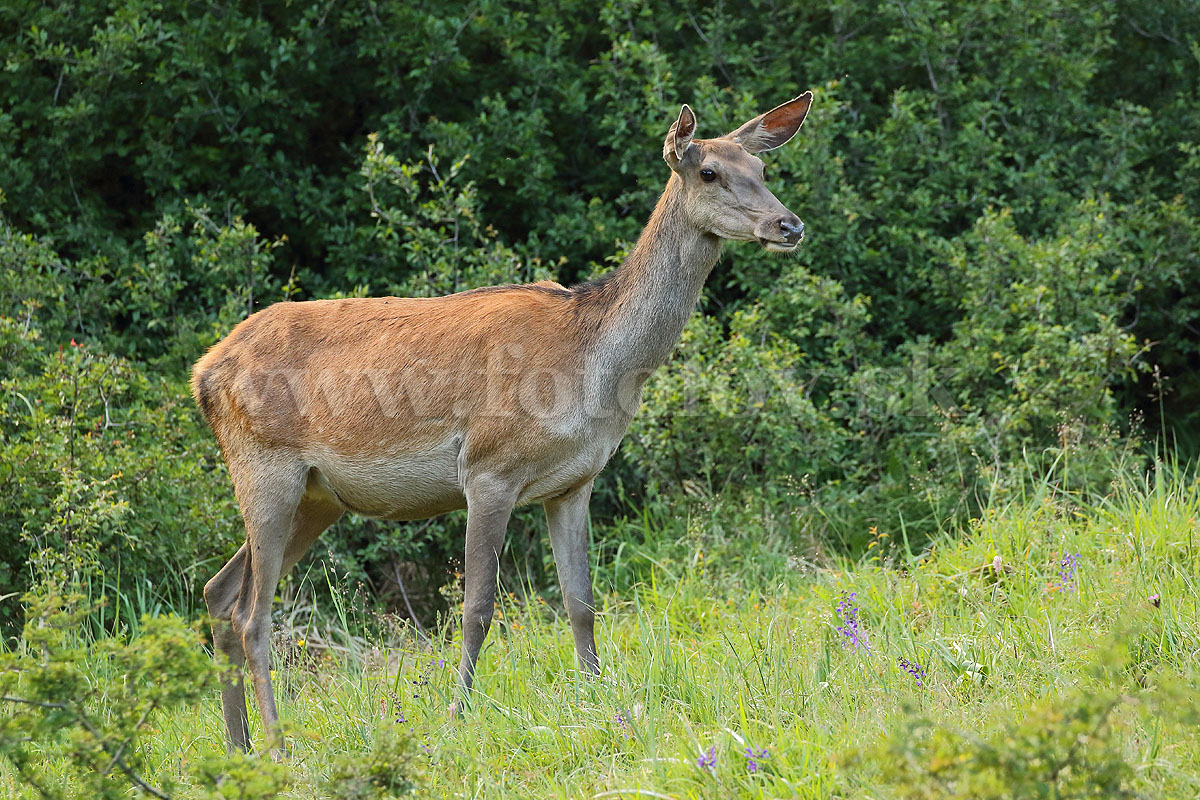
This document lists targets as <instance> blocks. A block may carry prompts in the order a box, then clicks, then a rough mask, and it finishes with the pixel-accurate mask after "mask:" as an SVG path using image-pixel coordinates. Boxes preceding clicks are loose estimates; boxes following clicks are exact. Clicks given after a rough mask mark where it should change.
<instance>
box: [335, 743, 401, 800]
mask: <svg viewBox="0 0 1200 800" xmlns="http://www.w3.org/2000/svg"><path fill="white" fill-rule="evenodd" d="M416 749H417V748H416V742H415V741H414V738H413V737H412V735H410V734H407V733H400V732H399V731H398V730H397V729H396V728H395V727H392V726H384V727H381V728H379V729H377V730H376V731H375V734H374V736H373V738H372V742H371V749H370V751H369V752H367V753H359V752H350V753H346V754H345V755H342V756H339V757H338V758H336V759H334V761H333V763H332V764H331V765H330V769H329V774H328V775H327V777H326V778H325V780H324V783H325V786H324V789H325V792H326V796H328V797H330V798H332V800H392V799H393V798H398V797H405V796H408V795H410V794H412V792H413V791H414V790H415V788H416V787H415V784H414V783H413V776H414V775H415V774H416V773H417V772H418V768H417V766H416V765H417V762H418V759H419V756H418V755H417V753H416Z"/></svg>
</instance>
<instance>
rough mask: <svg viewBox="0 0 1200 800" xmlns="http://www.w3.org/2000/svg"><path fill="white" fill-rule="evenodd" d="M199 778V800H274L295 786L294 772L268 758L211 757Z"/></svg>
mask: <svg viewBox="0 0 1200 800" xmlns="http://www.w3.org/2000/svg"><path fill="white" fill-rule="evenodd" d="M196 777H197V779H198V784H199V791H198V792H196V793H195V794H193V795H191V796H193V797H195V798H196V800H271V798H275V797H278V796H279V795H280V794H281V793H282V792H284V791H286V790H287V789H288V788H289V787H291V786H292V783H293V779H292V771H291V769H289V768H288V766H287V765H286V764H280V763H276V762H275V761H273V760H271V757H270V756H269V755H265V754H257V755H256V754H247V753H234V754H233V755H229V756H225V755H210V756H209V757H208V758H207V759H205V760H204V761H203V762H202V763H201V764H200V766H199V768H197V770H196Z"/></svg>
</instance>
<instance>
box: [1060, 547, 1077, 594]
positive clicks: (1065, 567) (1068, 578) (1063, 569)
mask: <svg viewBox="0 0 1200 800" xmlns="http://www.w3.org/2000/svg"><path fill="white" fill-rule="evenodd" d="M1078 566H1079V553H1067V554H1065V555H1064V556H1063V557H1062V560H1061V561H1059V564H1058V585H1057V586H1056V588H1057V589H1058V590H1059V591H1068V590H1071V589H1074V588H1075V570H1076V568H1077V567H1078Z"/></svg>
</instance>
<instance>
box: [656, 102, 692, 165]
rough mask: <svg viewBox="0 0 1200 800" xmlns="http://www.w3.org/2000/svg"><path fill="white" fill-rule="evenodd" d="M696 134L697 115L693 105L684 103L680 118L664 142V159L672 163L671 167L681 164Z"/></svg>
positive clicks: (672, 125)
mask: <svg viewBox="0 0 1200 800" xmlns="http://www.w3.org/2000/svg"><path fill="white" fill-rule="evenodd" d="M695 135H696V115H695V114H694V113H692V109H691V106H689V105H687V104H686V103H684V105H683V108H681V109H679V119H677V120H675V122H673V123H672V124H671V130H669V131H667V140H666V141H665V142H663V159H665V160H666V162H667V163H668V164H670V165H671V169H675V168H676V167H678V166H679V162H680V161H682V160H683V157H684V155H685V154H686V153H687V151H688V148H689V147H691V145H692V137H694V136H695Z"/></svg>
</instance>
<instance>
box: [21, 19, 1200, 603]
mask: <svg viewBox="0 0 1200 800" xmlns="http://www.w3.org/2000/svg"><path fill="white" fill-rule="evenodd" d="M0 63H2V64H3V69H2V70H0V191H2V192H3V204H2V205H0V363H3V364H4V367H3V373H2V374H0V437H2V440H0V595H7V593H8V592H9V591H13V592H17V591H19V590H20V589H22V588H23V587H24V586H26V585H28V584H29V583H30V581H31V580H33V578H34V577H35V576H36V575H37V573H38V571H39V570H49V571H59V572H64V571H65V572H68V573H73V574H74V575H75V576H76V577H80V578H83V579H84V580H93V581H96V582H99V583H103V584H104V588H107V590H108V591H109V592H110V594H111V595H112V596H115V597H119V598H120V601H119V602H120V603H121V604H124V605H125V606H128V608H129V609H135V608H136V609H146V608H151V607H153V606H154V605H156V604H165V605H170V606H173V607H185V606H187V605H189V604H192V603H194V601H195V598H196V597H197V594H196V590H197V588H198V586H200V585H201V584H202V583H203V581H204V580H205V579H206V578H207V577H208V576H209V575H210V574H211V573H212V572H214V571H215V570H216V569H217V568H218V567H219V566H220V564H221V563H222V562H223V559H224V558H225V557H227V556H228V555H229V554H230V553H231V552H232V550H233V549H234V548H235V547H236V544H237V541H238V540H239V539H240V537H241V530H240V524H239V518H238V513H237V508H236V505H235V503H234V501H233V498H232V490H231V487H230V485H229V482H228V479H227V477H226V475H225V473H224V470H223V467H222V466H221V463H220V458H219V454H218V453H217V451H216V447H215V443H214V442H213V440H212V438H211V435H210V434H209V433H208V432H207V431H206V430H205V429H204V428H203V425H202V423H201V422H200V420H199V418H198V414H197V412H196V410H195V409H194V408H193V405H192V403H191V400H190V398H189V397H188V396H187V390H186V378H187V375H188V371H189V368H190V365H191V363H192V362H193V361H194V360H195V359H196V358H197V357H198V356H199V355H200V354H201V353H202V352H203V350H204V348H205V347H206V346H208V345H211V344H212V343H214V342H215V341H217V339H219V338H220V336H222V335H223V334H224V333H225V332H227V331H228V330H229V329H230V328H231V327H232V326H233V325H234V324H235V323H236V322H237V321H238V320H239V319H241V318H243V317H244V316H245V315H246V314H247V313H248V312H249V311H250V310H252V309H255V308H260V307H262V306H263V305H266V304H268V303H270V302H274V301H276V300H281V299H285V298H294V299H304V298H308V297H329V296H337V295H354V294H384V293H402V294H434V293H442V292H447V291H453V290H455V289H459V288H468V287H470V286H476V285H483V284H487V283H494V282H501V281H520V280H529V279H535V278H540V277H547V276H551V277H555V278H557V279H558V280H561V281H564V282H570V281H574V280H577V279H581V278H584V277H587V276H589V275H593V274H595V273H597V272H599V271H602V270H605V269H609V268H611V266H612V265H613V264H614V263H615V262H616V261H617V260H618V259H619V256H620V254H621V253H622V252H623V251H624V250H625V249H627V248H628V247H629V245H630V244H631V242H632V241H633V239H634V238H635V237H636V235H637V233H638V231H639V230H640V227H641V225H642V224H643V223H644V221H645V219H646V217H647V216H648V214H649V211H650V208H651V206H652V203H653V201H654V198H655V196H656V194H657V192H658V191H659V190H660V189H661V187H662V185H663V183H664V182H665V179H666V176H667V168H666V166H665V165H664V164H663V163H662V161H661V158H660V152H661V143H662V139H663V136H664V135H665V133H666V129H667V127H668V126H669V124H670V122H671V120H672V119H673V117H674V115H675V114H676V113H677V111H678V106H679V104H680V103H681V102H688V103H690V104H691V105H692V106H693V108H695V109H696V111H697V113H698V117H699V127H700V134H699V135H701V136H705V135H719V134H722V133H724V132H726V131H728V130H729V129H731V128H732V127H733V126H734V125H736V124H738V123H740V122H742V121H743V120H745V119H746V118H748V117H750V116H752V115H753V114H755V113H758V112H760V111H763V110H766V109H767V108H769V107H771V106H773V105H776V104H777V103H779V102H781V101H783V100H786V99H788V98H790V97H792V96H794V95H795V94H797V93H799V92H800V91H802V90H805V89H810V88H811V89H812V90H813V91H814V92H815V94H816V100H815V102H814V105H813V109H812V112H811V114H810V115H809V118H808V121H807V122H806V124H805V126H804V129H803V130H802V132H801V135H800V136H798V137H797V139H796V140H795V141H794V142H793V143H792V144H791V145H789V146H788V147H787V148H785V149H783V150H781V151H777V152H776V153H773V154H771V155H770V156H768V162H769V170H770V185H771V186H772V188H773V189H774V190H775V191H776V193H777V194H778V195H779V197H780V198H781V200H783V201H784V202H785V203H786V204H787V205H788V206H789V207H790V208H792V209H793V210H795V211H796V212H797V213H798V214H799V215H800V216H801V217H802V218H803V219H804V220H805V222H806V225H807V230H808V238H807V240H806V244H805V246H804V247H803V248H802V249H801V252H800V254H799V255H798V256H796V257H794V258H785V259H779V258H772V257H768V256H767V255H766V254H764V253H762V252H761V251H759V250H758V249H756V248H753V247H749V246H735V247H730V248H729V251H728V253H727V255H726V257H725V259H724V260H723V261H722V263H721V264H720V265H719V266H718V268H717V270H716V271H715V273H714V275H713V278H712V279H711V280H710V283H709V287H708V290H707V292H706V294H705V298H704V301H703V303H702V307H701V314H700V315H698V316H697V317H695V318H694V320H693V323H692V324H691V325H690V326H689V328H688V330H687V332H686V333H685V336H684V340H683V343H682V345H681V347H680V348H679V351H678V354H677V356H676V357H675V359H674V360H673V361H672V363H671V364H669V365H668V367H667V368H665V369H664V370H662V371H661V372H660V373H659V374H658V375H656V376H655V378H654V379H653V380H652V381H651V383H650V384H649V386H648V391H647V395H646V403H645V408H644V409H643V413H642V414H641V415H640V416H639V418H638V420H637V421H636V422H635V425H634V427H633V429H632V430H631V434H630V436H629V438H628V439H627V441H626V443H625V445H624V446H623V447H622V450H621V451H620V453H619V455H618V457H617V458H616V460H615V461H614V463H613V465H612V466H611V467H610V468H609V470H608V471H607V472H606V473H605V476H604V478H603V480H602V485H601V487H600V488H599V491H598V502H597V503H596V504H595V505H596V509H595V511H596V513H595V514H594V516H595V523H596V526H597V539H600V540H603V542H604V546H603V547H600V548H598V552H599V554H600V555H599V556H598V557H600V558H608V557H612V555H613V554H614V553H616V552H618V551H619V549H620V544H621V541H622V539H621V537H622V536H625V535H629V534H628V531H629V530H630V527H629V526H625V525H622V523H621V520H622V519H629V518H635V517H638V516H639V515H666V514H678V513H681V511H680V506H684V505H686V506H688V508H690V509H692V510H693V511H694V512H695V513H700V514H708V515H717V516H723V517H724V518H727V519H729V520H732V521H733V523H732V524H740V521H744V520H746V519H750V518H751V516H752V518H753V519H754V520H756V521H757V522H755V523H754V525H755V526H756V527H754V528H751V526H750V523H746V524H747V531H746V535H747V536H773V537H782V538H783V540H784V541H785V542H786V543H787V546H788V547H792V548H795V550H796V551H797V552H806V553H807V552H819V551H821V550H822V549H825V548H831V547H833V548H849V549H851V550H854V549H856V548H861V547H864V546H865V545H866V543H867V539H868V537H869V531H870V529H871V527H872V526H875V528H876V529H877V531H876V532H877V533H878V531H879V530H883V531H885V532H892V533H895V534H897V535H900V534H903V535H905V536H908V537H910V538H912V539H919V538H921V537H923V536H926V535H928V534H929V533H931V532H933V531H935V530H937V529H939V528H941V527H943V526H945V525H946V524H947V522H948V521H953V520H960V519H962V517H963V516H964V515H967V514H970V513H971V512H972V511H973V510H974V509H977V508H978V507H979V504H980V503H981V502H983V501H984V500H985V499H986V498H987V497H989V496H995V495H996V494H998V493H1004V492H1009V491H1013V489H1014V484H1015V479H1014V478H1012V477H1011V476H1013V475H1028V474H1029V470H1030V469H1032V470H1033V471H1034V472H1037V471H1039V470H1043V469H1046V468H1048V467H1049V466H1050V465H1052V464H1055V463H1056V462H1057V464H1058V467H1062V466H1063V465H1064V464H1065V465H1067V467H1068V468H1067V469H1059V468H1056V471H1055V474H1056V475H1059V476H1061V477H1060V478H1058V479H1057V480H1061V482H1062V484H1063V486H1062V488H1063V489H1064V490H1067V491H1069V490H1071V488H1072V487H1073V486H1083V485H1085V484H1093V485H1094V484H1097V483H1103V482H1104V481H1106V480H1107V479H1108V478H1107V476H1108V475H1110V474H1111V473H1110V471H1109V468H1110V466H1111V464H1113V463H1114V462H1116V461H1119V460H1129V459H1137V458H1140V457H1141V456H1140V455H1139V454H1140V453H1142V452H1144V451H1145V448H1146V447H1148V446H1150V445H1149V444H1147V443H1153V442H1155V441H1156V440H1157V441H1163V442H1165V443H1166V445H1167V446H1169V447H1180V448H1182V449H1183V450H1184V451H1185V452H1190V451H1191V450H1192V449H1194V447H1195V445H1196V442H1197V437H1196V434H1195V424H1196V422H1197V419H1198V416H1197V410H1196V409H1197V402H1198V401H1200V377H1198V375H1200V372H1198V371H1197V367H1198V366H1200V299H1198V296H1197V293H1196V292H1195V291H1194V290H1193V289H1194V287H1195V286H1196V285H1197V279H1198V278H1200V260H1198V255H1200V189H1198V186H1200V97H1198V96H1197V94H1198V91H1200V89H1198V87H1200V8H1198V7H1197V4H1196V3H1195V2H1194V1H1193V0H1173V1H1168V2H1154V3H1150V2H1144V0H1142V1H1138V0H1126V1H1122V2H1112V1H1111V0H1101V2H1089V3H1072V2H1056V1H1055V0H1049V1H1047V2H1037V3H1029V2H1017V1H1016V0H1012V1H1011V2H1003V1H1001V0H971V1H969V2H955V3H950V2H927V1H925V0H916V1H915V2H903V3H865V2H809V3H803V4H800V3H775V2H751V3H749V4H747V3H744V2H739V3H731V4H724V3H715V4H712V3H700V4H698V3H687V4H680V5H672V4H668V3H662V2H651V3H637V2H606V3H584V2H536V3H534V2H525V3H522V2H494V1H493V0H478V1H477V2H471V3H460V2H452V1H451V2H447V1H445V0H439V2H437V3H398V2H397V3H382V2H379V3H376V2H364V1H362V0H350V1H348V2H327V3H312V4H309V3H304V2H297V3H290V2H259V3H255V4H243V3H228V4H219V3H191V2H179V3H158V2H147V1H145V0H123V1H116V2H93V1H92V0H83V1H82V2H58V3H56V2H40V3H39V2H21V1H20V0H11V1H10V2H6V3H4V4H3V5H2V6H0ZM372 133H377V134H378V138H377V139H374V138H369V137H370V134H372ZM748 511H749V512H752V515H751V514H747V513H746V512H748ZM460 522H461V520H457V519H454V518H451V519H449V520H444V521H437V522H434V523H431V524H418V525H412V526H399V525H390V524H389V525H384V524H380V523H375V522H371V521H365V520H353V521H346V522H343V523H341V524H339V526H338V527H337V529H335V531H334V532H331V534H329V535H327V536H326V537H325V538H324V539H323V540H322V545H323V546H322V547H319V548H318V550H320V552H319V553H317V554H316V556H317V557H328V560H327V563H329V564H332V565H333V568H334V570H335V573H336V574H337V575H339V576H348V578H349V579H350V580H354V581H360V582H361V583H362V586H363V587H364V591H365V592H366V593H367V594H370V595H372V596H375V597H380V598H382V599H383V601H384V602H387V603H394V602H395V601H396V594H395V583H394V581H393V579H392V577H391V576H393V575H394V574H395V573H394V567H396V566H397V565H405V566H404V569H406V570H410V571H411V572H412V573H413V574H414V577H415V579H416V580H415V582H414V585H415V586H416V587H417V591H418V593H420V592H421V591H422V589H421V587H425V590H428V591H431V590H432V588H434V587H436V585H437V584H439V583H440V582H442V581H443V580H444V579H445V578H446V577H447V572H446V569H447V567H446V565H447V563H448V562H449V561H450V560H451V559H452V558H453V556H454V554H456V553H457V551H458V548H459V546H460V545H459V544H458V539H457V531H458V529H459V528H458V526H459V524H460ZM539 525H540V520H538V517H537V515H536V514H532V513H525V514H523V515H521V516H520V517H519V518H518V519H517V521H516V523H515V524H514V526H513V529H512V535H511V537H510V549H511V551H512V555H513V556H514V559H513V562H514V566H512V567H511V568H512V569H514V570H517V571H518V574H520V575H521V576H522V578H523V579H527V580H528V581H529V582H530V583H531V584H532V585H533V586H535V587H539V586H543V585H548V584H549V583H550V582H549V581H547V576H548V575H549V574H550V573H549V572H548V571H547V569H546V559H547V554H546V550H547V548H545V547H544V545H543V543H542V539H541V538H540V537H539V534H538V529H539ZM411 565H416V569H415V570H413V569H412V567H411ZM451 568H452V566H451ZM10 598H11V596H10ZM17 613H18V611H17V606H16V604H15V600H14V599H6V600H3V601H0V620H3V621H6V622H8V623H11V622H12V621H14V620H15V617H16V615H17Z"/></svg>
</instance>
